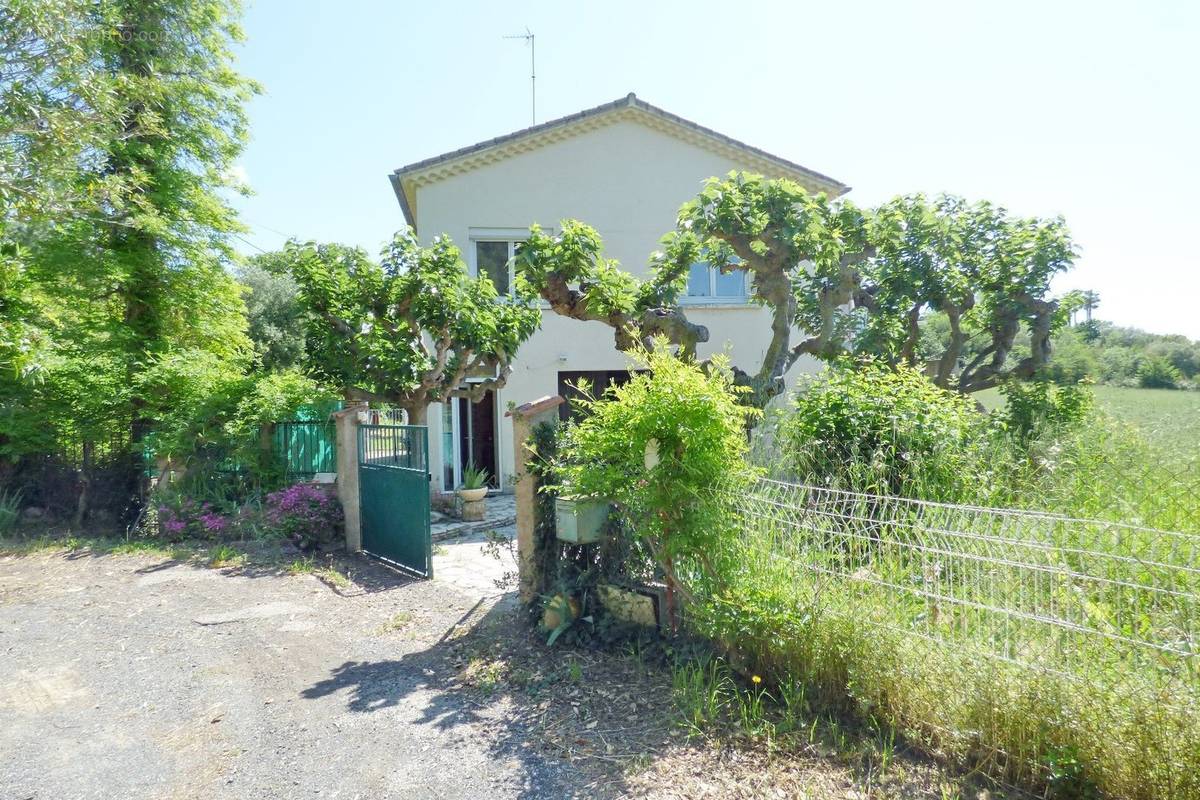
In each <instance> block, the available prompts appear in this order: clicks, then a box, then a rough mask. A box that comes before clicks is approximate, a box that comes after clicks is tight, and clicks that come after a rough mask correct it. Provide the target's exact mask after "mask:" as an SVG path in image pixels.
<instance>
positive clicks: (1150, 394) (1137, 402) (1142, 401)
mask: <svg viewBox="0 0 1200 800" xmlns="http://www.w3.org/2000/svg"><path fill="white" fill-rule="evenodd" d="M1093 391H1094V392H1095V393H1096V404H1097V405H1098V406H1099V407H1100V408H1101V409H1102V410H1104V411H1106V412H1108V413H1109V414H1111V415H1112V416H1114V417H1116V418H1117V419H1119V420H1121V421H1122V422H1127V423H1129V424H1130V425H1132V426H1134V427H1135V428H1137V429H1138V432H1139V433H1140V434H1142V436H1144V437H1145V439H1146V441H1147V442H1148V443H1149V444H1152V445H1154V446H1156V447H1159V448H1162V449H1163V450H1166V451H1172V450H1174V451H1179V453H1180V455H1191V456H1195V455H1196V451H1197V450H1200V392H1183V391H1173V390H1171V389H1127V388H1123V387H1120V386H1096V387H1094V389H1093ZM974 397H975V399H977V400H978V401H979V402H980V403H982V404H983V405H984V406H985V407H986V408H988V409H994V408H998V407H999V406H1000V405H1001V404H1003V402H1004V398H1002V397H1001V396H1000V392H999V391H997V390H995V389H989V390H988V391H986V392H980V393H979V394H977V395H975V396H974Z"/></svg>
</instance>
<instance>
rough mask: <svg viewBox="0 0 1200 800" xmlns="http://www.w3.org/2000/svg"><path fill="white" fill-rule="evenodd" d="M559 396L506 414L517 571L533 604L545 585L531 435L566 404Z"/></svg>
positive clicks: (527, 599)
mask: <svg viewBox="0 0 1200 800" xmlns="http://www.w3.org/2000/svg"><path fill="white" fill-rule="evenodd" d="M563 402H564V401H563V398H562V397H560V396H559V395H553V396H551V397H543V398H541V399H538V400H534V401H533V402H531V403H525V404H524V405H520V406H517V407H516V408H514V409H512V410H511V411H508V412H507V413H506V414H505V416H508V417H512V425H513V450H514V451H515V452H514V453H513V462H514V474H515V480H514V487H513V493H514V494H515V495H516V501H517V574H518V575H519V587H520V596H521V602H523V603H530V602H532V601H533V600H534V599H536V596H537V588H538V587H539V586H541V585H542V576H541V575H540V574H538V573H539V571H540V570H541V565H540V564H539V563H538V561H537V559H536V558H535V557H534V556H535V555H536V548H535V546H534V545H535V543H534V539H533V537H534V533H535V531H536V527H537V509H536V505H537V479H536V478H535V477H534V475H533V474H532V473H530V472H529V470H528V464H529V456H530V451H529V437H530V435H531V434H532V432H533V428H534V426H535V425H537V424H539V423H541V422H545V421H546V420H548V419H549V418H550V416H551V415H557V414H558V410H557V409H558V407H559V406H560V405H561V404H562V403H563Z"/></svg>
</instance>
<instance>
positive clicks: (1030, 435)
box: [994, 380, 1093, 445]
mask: <svg viewBox="0 0 1200 800" xmlns="http://www.w3.org/2000/svg"><path fill="white" fill-rule="evenodd" d="M1000 393H1001V394H1002V395H1003V396H1004V407H1003V408H1002V409H1000V410H999V411H997V412H996V413H995V414H994V418H995V419H996V421H997V422H999V423H1000V425H1002V426H1003V429H1004V430H1005V431H1006V432H1007V433H1008V434H1009V435H1011V436H1013V437H1014V438H1015V439H1016V440H1017V442H1018V443H1019V444H1021V445H1028V444H1029V443H1030V441H1031V440H1033V439H1036V438H1039V437H1041V436H1044V435H1046V434H1053V433H1055V432H1058V431H1064V430H1072V429H1075V428H1078V427H1079V426H1080V425H1081V424H1082V423H1083V421H1084V420H1085V419H1086V418H1087V417H1088V415H1089V414H1090V413H1091V412H1092V408H1093V396H1092V391H1091V389H1090V388H1089V387H1088V385H1087V384H1076V385H1074V386H1059V385H1055V384H1053V383H1051V382H1050V381H1047V380H1034V381H1028V382H1021V381H1008V382H1007V383H1005V384H1004V385H1002V386H1001V387H1000Z"/></svg>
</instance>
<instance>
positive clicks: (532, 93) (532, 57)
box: [504, 26, 537, 125]
mask: <svg viewBox="0 0 1200 800" xmlns="http://www.w3.org/2000/svg"><path fill="white" fill-rule="evenodd" d="M504 38H505V39H524V40H525V41H526V42H527V43H528V44H529V114H530V120H531V121H532V124H534V125H536V124H537V69H536V65H537V60H536V53H537V49H536V45H535V43H534V37H533V31H531V30H529V28H528V26H526V28H525V32H524V33H515V34H513V35H512V36H505V37H504Z"/></svg>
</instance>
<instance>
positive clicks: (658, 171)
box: [415, 119, 815, 488]
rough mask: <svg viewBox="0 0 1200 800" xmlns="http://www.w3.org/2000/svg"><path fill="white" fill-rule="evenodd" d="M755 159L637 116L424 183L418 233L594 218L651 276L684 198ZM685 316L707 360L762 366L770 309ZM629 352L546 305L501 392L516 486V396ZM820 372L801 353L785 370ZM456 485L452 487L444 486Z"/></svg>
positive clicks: (434, 457) (616, 250) (464, 236)
mask: <svg viewBox="0 0 1200 800" xmlns="http://www.w3.org/2000/svg"><path fill="white" fill-rule="evenodd" d="M733 169H746V170H751V169H752V167H750V166H749V165H747V164H742V163H737V162H736V161H733V160H730V158H728V157H726V156H722V155H718V154H716V153H714V152H710V151H709V150H707V149H704V148H702V147H700V146H698V145H695V144H691V143H688V142H684V141H681V140H680V139H677V138H675V137H673V136H671V135H669V134H667V133H665V132H662V131H660V130H656V129H652V128H651V127H649V126H646V125H643V124H641V123H639V122H637V121H636V120H632V119H622V120H619V121H616V122H614V123H613V124H610V125H607V126H605V127H602V128H599V129H597V130H591V131H587V132H584V133H581V134H580V135H578V136H575V137H571V138H568V139H566V140H563V141H559V142H556V143H553V144H550V145H547V146H545V147H541V148H539V149H536V150H533V151H530V152H525V153H521V154H518V155H516V156H513V157H511V158H507V159H504V160H501V161H498V162H495V163H492V164H488V165H486V166H483V167H480V168H477V169H473V170H471V171H468V172H464V173H461V174H458V175H454V176H451V177H448V178H444V179H442V180H439V181H437V182H434V183H431V184H429V185H427V186H424V187H421V188H419V189H418V190H417V195H416V198H415V199H416V203H415V206H416V208H415V213H416V218H417V219H416V222H417V231H418V235H419V237H420V239H421V241H422V242H423V243H426V244H427V243H428V242H429V241H430V240H431V239H432V238H433V237H434V236H436V235H438V234H442V233H444V234H448V235H449V236H450V237H451V238H452V239H453V240H454V241H455V242H456V243H457V244H458V246H459V247H460V248H461V249H462V250H463V251H464V258H466V257H467V256H468V250H469V249H471V248H472V245H471V231H472V229H527V228H528V227H529V225H530V224H532V223H535V222H536V223H538V224H540V225H542V226H543V227H556V226H557V224H558V222H559V221H560V220H562V219H565V218H575V219H579V220H582V221H584V222H587V223H588V224H590V225H592V226H593V227H595V228H596V229H597V230H598V231H599V232H600V234H601V236H602V237H603V240H604V245H605V254H606V256H607V257H610V258H615V259H617V260H619V261H620V262H621V264H622V265H623V266H624V267H625V268H626V269H628V270H629V271H631V272H633V273H635V274H638V275H643V276H644V275H645V274H646V272H647V260H648V257H649V255H650V253H651V252H653V251H654V250H655V249H657V248H658V243H659V240H660V239H661V237H662V236H663V235H664V234H665V233H667V232H668V231H670V230H672V229H673V228H674V225H675V216H676V213H677V212H678V210H679V207H680V205H682V204H683V203H684V202H686V201H687V200H689V199H691V198H692V197H694V196H695V195H696V193H697V192H698V191H699V189H700V187H701V185H702V183H703V181H704V180H705V179H706V178H708V177H711V176H714V175H716V176H723V175H725V174H726V173H728V172H729V171H730V170H733ZM688 317H689V319H692V320H693V321H695V322H698V323H700V324H703V325H707V326H708V329H709V333H710V340H709V342H708V343H707V345H704V346H703V347H702V348H701V351H700V352H701V355H708V354H710V353H713V352H719V351H721V350H723V349H726V348H728V349H729V350H730V353H731V356H732V359H733V363H735V364H737V365H738V366H740V367H742V368H743V369H745V370H747V371H754V370H757V369H758V367H759V366H760V364H761V362H762V354H763V352H764V351H765V349H766V346H767V344H768V343H769V341H770V327H769V326H770V322H769V314H768V312H767V310H766V309H763V308H758V307H754V306H750V305H734V306H728V305H727V306H697V307H689V308H688ZM628 364H629V362H628V359H627V357H626V356H625V355H624V354H623V353H621V352H619V351H617V350H616V348H615V347H614V346H613V336H612V330H611V329H610V328H608V327H607V326H605V325H603V324H601V323H598V322H586V323H585V322H578V321H575V320H570V319H564V318H562V317H559V316H557V315H555V314H554V313H553V312H551V311H548V310H547V311H544V312H543V319H542V327H541V330H539V331H538V332H537V333H535V334H534V336H533V337H532V338H531V339H530V340H529V341H528V342H526V344H525V345H524V346H523V347H522V348H521V351H520V353H519V354H518V357H517V359H516V361H515V364H514V369H513V374H512V376H511V377H510V378H509V381H508V385H507V386H506V387H505V388H504V389H503V390H502V391H501V392H500V393H499V396H498V398H497V413H498V416H499V417H500V419H499V420H498V421H497V433H498V441H499V453H498V464H499V465H500V472H501V473H502V474H501V480H502V485H503V486H504V487H505V488H508V483H509V481H508V476H509V474H510V473H511V472H512V469H513V441H512V425H511V421H510V420H508V419H506V418H504V416H503V415H504V412H505V410H506V408H507V407H508V405H509V403H510V402H511V403H514V404H516V405H520V404H521V403H525V402H528V401H530V400H534V399H537V398H539V397H542V396H545V395H552V394H554V393H555V392H556V391H557V387H558V372H559V371H560V370H563V371H565V370H603V369H625V368H626V367H627V366H628ZM814 368H815V362H813V361H812V360H808V359H805V360H802V361H801V362H800V363H798V364H797V365H796V367H795V368H794V369H793V371H792V373H790V374H789V383H790V382H791V381H794V379H795V376H796V375H798V374H800V373H802V372H805V371H811V370H812V369H814ZM441 425H442V421H441V415H440V414H439V413H436V412H435V410H434V409H430V414H429V426H430V437H429V438H430V460H431V463H432V464H433V465H435V471H434V484H435V486H440V483H441V474H440V471H439V470H437V469H436V467H437V465H440V464H442V463H443V462H442V452H441V451H442V436H441ZM448 488H449V487H448Z"/></svg>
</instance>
